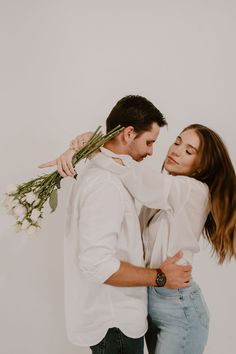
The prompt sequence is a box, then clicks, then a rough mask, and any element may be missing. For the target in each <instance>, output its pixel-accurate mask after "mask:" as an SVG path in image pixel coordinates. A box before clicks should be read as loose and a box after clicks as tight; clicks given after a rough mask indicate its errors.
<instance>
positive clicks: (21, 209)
mask: <svg viewBox="0 0 236 354" xmlns="http://www.w3.org/2000/svg"><path fill="white" fill-rule="evenodd" d="M13 210H14V214H15V215H16V216H20V217H23V216H25V215H26V213H27V209H26V208H25V207H24V206H23V205H22V204H19V205H17V206H16V207H15V208H14V209H13Z"/></svg>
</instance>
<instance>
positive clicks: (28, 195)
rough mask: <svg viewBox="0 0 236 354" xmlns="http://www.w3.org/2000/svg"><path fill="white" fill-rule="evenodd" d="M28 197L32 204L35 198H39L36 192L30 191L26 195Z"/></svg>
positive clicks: (27, 199)
mask: <svg viewBox="0 0 236 354" xmlns="http://www.w3.org/2000/svg"><path fill="white" fill-rule="evenodd" d="M25 197H26V201H27V202H28V203H29V204H32V203H33V202H34V201H35V200H37V199H38V196H37V195H36V194H34V193H33V192H29V193H27V194H26V195H25Z"/></svg>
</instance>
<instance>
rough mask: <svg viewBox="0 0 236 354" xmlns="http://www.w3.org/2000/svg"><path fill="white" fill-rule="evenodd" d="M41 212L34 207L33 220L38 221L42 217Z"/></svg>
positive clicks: (31, 216)
mask: <svg viewBox="0 0 236 354" xmlns="http://www.w3.org/2000/svg"><path fill="white" fill-rule="evenodd" d="M40 215H41V213H40V211H39V210H38V209H33V210H32V212H31V215H30V218H31V220H32V221H37V220H38V218H39V217H40Z"/></svg>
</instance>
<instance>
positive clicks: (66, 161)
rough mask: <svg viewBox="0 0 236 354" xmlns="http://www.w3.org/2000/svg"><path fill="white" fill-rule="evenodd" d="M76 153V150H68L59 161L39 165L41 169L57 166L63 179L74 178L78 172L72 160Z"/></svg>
mask: <svg viewBox="0 0 236 354" xmlns="http://www.w3.org/2000/svg"><path fill="white" fill-rule="evenodd" d="M75 153H76V151H75V150H74V149H71V148H69V149H67V150H66V151H65V152H64V153H63V154H62V155H60V156H59V157H58V158H57V159H55V160H52V161H49V162H46V163H43V164H41V165H39V166H38V167H39V168H46V167H53V166H57V171H58V172H59V174H60V175H61V176H62V177H67V176H70V177H74V175H75V174H76V171H75V169H74V167H73V165H72V158H73V156H74V154H75Z"/></svg>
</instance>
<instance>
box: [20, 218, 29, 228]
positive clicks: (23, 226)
mask: <svg viewBox="0 0 236 354" xmlns="http://www.w3.org/2000/svg"><path fill="white" fill-rule="evenodd" d="M30 225H31V224H30V222H29V221H28V220H26V219H25V220H24V221H23V223H22V225H21V230H27V229H28V228H29V226H30Z"/></svg>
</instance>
